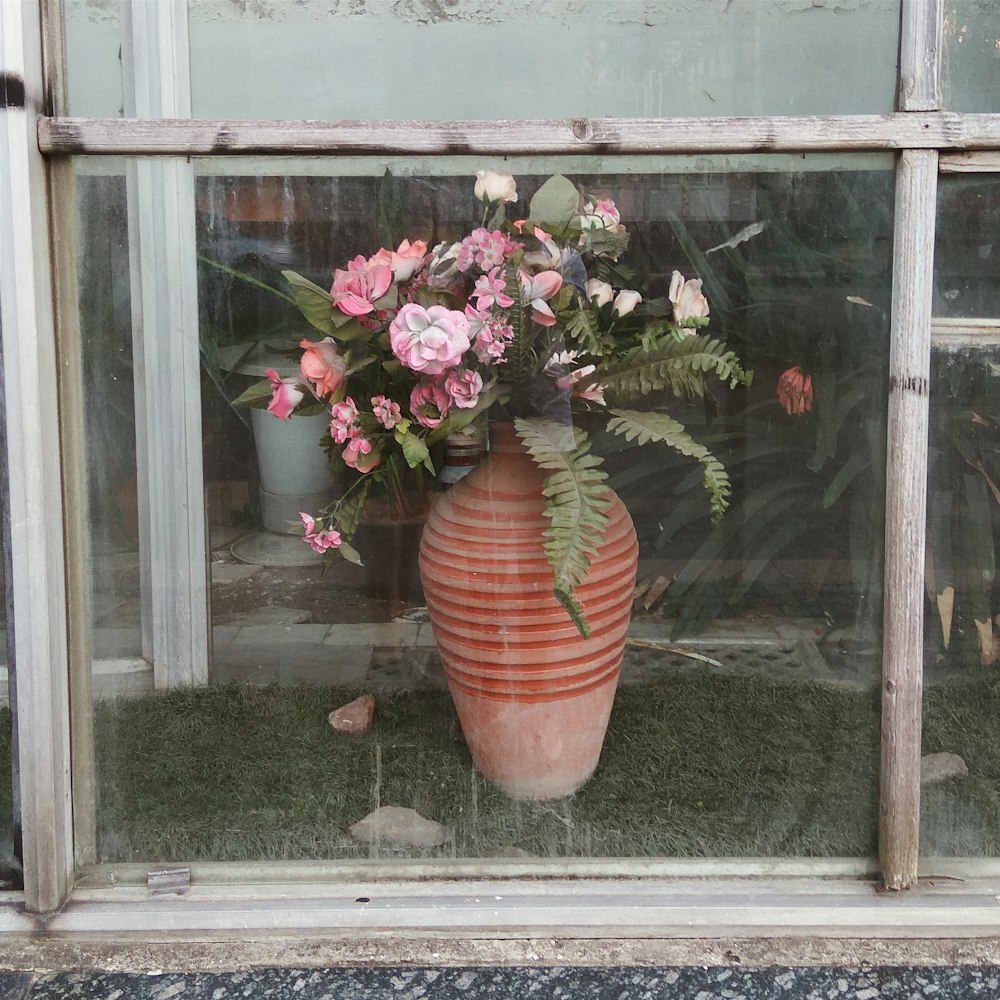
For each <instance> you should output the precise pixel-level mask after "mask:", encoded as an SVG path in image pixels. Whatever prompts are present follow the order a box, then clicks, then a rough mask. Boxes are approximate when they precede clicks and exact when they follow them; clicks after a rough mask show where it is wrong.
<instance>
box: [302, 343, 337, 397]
mask: <svg viewBox="0 0 1000 1000" xmlns="http://www.w3.org/2000/svg"><path fill="white" fill-rule="evenodd" d="M299 347H301V348H302V350H303V352H304V353H303V355H302V362H301V365H300V370H301V372H302V378H303V379H305V381H306V382H307V383H308V384H309V386H310V387H311V388H312V391H313V392H314V393H315V394H316V396H317V397H318V398H319V399H326V398H327V397H328V396H333V395H335V394H336V392H337V390H338V389H339V388H340V386H341V384H342V383H343V381H344V371H345V369H346V368H347V363H346V362H345V361H344V357H343V355H342V354H341V353H340V349H339V348H338V347H337V345H336V343H335V342H334V340H333V338H332V337H326V338H325V339H323V340H321V341H320V342H319V343H314V342H313V341H311V340H300V341H299Z"/></svg>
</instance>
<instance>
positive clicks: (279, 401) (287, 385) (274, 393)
mask: <svg viewBox="0 0 1000 1000" xmlns="http://www.w3.org/2000/svg"><path fill="white" fill-rule="evenodd" d="M264 374H265V375H266V376H267V378H268V379H269V380H270V382H271V402H270V403H268V406H267V412H268V413H272V414H274V416H276V417H277V418H278V419H279V420H288V418H289V417H291V415H292V411H293V410H294V409H295V407H296V406H298V405H299V403H301V402H302V400H303V399H304V398H305V395H306V394H305V393H304V392H303V391H302V390H301V389H300V388H299V384H298V379H295V378H282V377H281V376H280V375H279V374H278V373H277V372H276V371H275V370H274V369H273V368H268V369H267V371H265V372H264Z"/></svg>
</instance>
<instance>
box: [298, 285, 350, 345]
mask: <svg viewBox="0 0 1000 1000" xmlns="http://www.w3.org/2000/svg"><path fill="white" fill-rule="evenodd" d="M281 274H282V276H283V277H284V279H285V280H286V281H287V282H288V284H290V285H291V286H292V296H293V297H294V299H295V304H296V305H297V306H298V307H299V312H301V313H302V315H303V316H305V318H306V320H308V322H309V323H310V324H312V326H314V327H315V328H316V329H317V330H319V332H320V333H322V334H324V336H327V337H332V336H333V335H334V333H336V325H335V324H334V320H333V315H332V312H331V310H332V308H333V299H332V298H331V297H330V293H329V292H327V291H324V290H323V289H322V288H320V287H319V285H314V284H313V283H312V282H311V281H310V280H309V279H308V278H303V277H302V275H301V274H296V273H295V272H294V271H282V272H281ZM344 318H345V319H347V318H348V317H346V316H345V317H344Z"/></svg>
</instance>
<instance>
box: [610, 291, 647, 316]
mask: <svg viewBox="0 0 1000 1000" xmlns="http://www.w3.org/2000/svg"><path fill="white" fill-rule="evenodd" d="M641 301H642V296H641V295H640V294H639V293H638V292H633V291H632V290H631V289H630V288H625V289H623V290H622V291H620V292H619V293H618V294H617V296H615V304H614V306H612V308H613V309H614V311H615V314H616V315H618V316H627V315H628V314H629V313H630V312H631V311H632V310H633V309H634V308H635V307H636V306H637V305H638V304H639V303H640V302H641Z"/></svg>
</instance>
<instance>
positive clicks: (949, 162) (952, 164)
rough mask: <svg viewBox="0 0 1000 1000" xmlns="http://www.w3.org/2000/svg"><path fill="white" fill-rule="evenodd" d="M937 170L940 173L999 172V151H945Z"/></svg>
mask: <svg viewBox="0 0 1000 1000" xmlns="http://www.w3.org/2000/svg"><path fill="white" fill-rule="evenodd" d="M938 170H940V171H941V173H942V174H1000V152H997V151H995V150H993V151H990V152H983V153H945V154H943V155H942V156H941V158H940V160H939V161H938Z"/></svg>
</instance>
